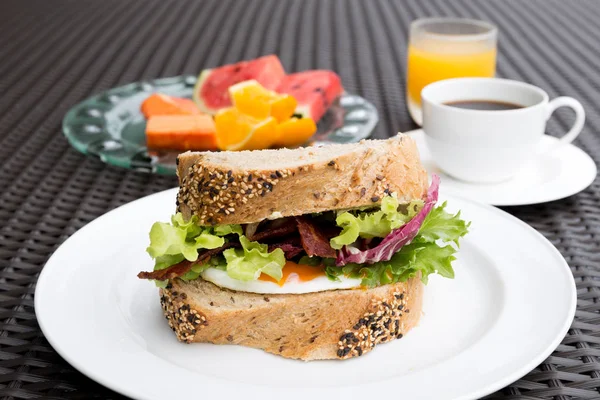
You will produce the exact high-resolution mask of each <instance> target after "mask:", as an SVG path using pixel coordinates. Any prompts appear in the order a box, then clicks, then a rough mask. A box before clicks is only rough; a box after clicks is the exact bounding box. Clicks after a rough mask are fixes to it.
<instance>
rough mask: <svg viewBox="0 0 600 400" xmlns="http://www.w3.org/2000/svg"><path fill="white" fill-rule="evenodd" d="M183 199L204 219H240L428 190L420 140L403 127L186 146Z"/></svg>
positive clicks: (180, 202)
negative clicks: (246, 146) (243, 147)
mask: <svg viewBox="0 0 600 400" xmlns="http://www.w3.org/2000/svg"><path fill="white" fill-rule="evenodd" d="M177 160H178V168H177V174H178V176H179V182H180V190H179V194H178V197H177V207H178V210H179V211H181V212H182V213H183V214H184V216H185V217H186V218H189V217H190V216H191V215H197V216H198V218H199V223H200V224H201V225H216V224H241V223H253V222H259V221H262V220H264V219H275V218H281V217H286V216H293V215H302V214H308V213H316V212H323V211H329V210H338V209H348V208H356V207H364V206H375V205H378V204H380V202H381V199H382V198H383V197H384V196H385V195H386V194H389V193H394V192H395V193H397V195H398V198H399V199H400V201H401V202H409V201H410V200H413V199H416V198H421V197H423V195H424V194H425V193H426V191H427V173H426V171H425V169H424V168H423V167H422V165H421V163H420V160H419V154H418V151H417V147H416V144H415V142H414V140H413V139H412V138H410V137H408V136H405V135H402V134H399V135H398V136H396V137H394V138H391V139H388V140H363V141H361V142H360V143H353V144H336V145H327V146H323V147H306V148H299V149H292V150H290V149H280V150H256V151H242V152H229V151H224V152H186V153H183V154H180V155H179V157H178V159H177Z"/></svg>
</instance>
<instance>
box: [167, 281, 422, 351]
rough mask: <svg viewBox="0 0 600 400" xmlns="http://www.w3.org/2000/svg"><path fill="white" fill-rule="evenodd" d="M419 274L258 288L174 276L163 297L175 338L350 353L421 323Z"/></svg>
mask: <svg viewBox="0 0 600 400" xmlns="http://www.w3.org/2000/svg"><path fill="white" fill-rule="evenodd" d="M422 299H423V284H422V283H421V280H420V276H416V277H415V278H412V279H409V280H408V281H406V282H403V283H396V284H389V285H384V286H378V287H376V288H372V289H349V290H329V291H325V292H317V293H307V294H270V295H264V294H255V293H245V292H236V291H231V290H227V289H222V288H220V287H218V286H216V285H214V284H212V283H210V282H207V281H205V280H203V279H196V280H193V281H189V282H185V281H182V280H180V279H174V280H172V281H171V282H170V284H169V285H168V286H167V287H166V288H165V289H161V297H160V302H161V305H162V308H163V310H164V312H165V315H166V317H167V320H168V322H169V325H170V326H171V328H172V329H173V330H174V331H175V333H176V335H177V338H178V339H179V340H181V341H184V342H188V343H191V342H209V343H215V344H237V345H243V346H249V347H255V348H258V349H262V350H265V351H267V352H269V353H273V354H278V355H281V356H283V357H287V358H295V359H301V360H305V361H309V360H322V359H346V358H351V357H356V356H361V355H363V354H365V353H367V352H369V351H370V350H372V349H373V347H374V346H375V345H377V344H379V343H385V342H389V341H391V340H394V339H397V338H401V337H402V336H403V335H404V334H406V333H407V332H408V331H409V330H410V329H411V328H413V327H414V326H415V325H416V324H417V323H418V321H419V318H420V316H421V305H422Z"/></svg>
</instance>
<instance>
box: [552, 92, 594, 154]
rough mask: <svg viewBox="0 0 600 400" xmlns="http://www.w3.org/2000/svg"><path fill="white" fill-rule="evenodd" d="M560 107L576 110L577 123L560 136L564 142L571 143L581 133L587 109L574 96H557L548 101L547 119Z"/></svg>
mask: <svg viewBox="0 0 600 400" xmlns="http://www.w3.org/2000/svg"><path fill="white" fill-rule="evenodd" d="M560 107H569V108H571V109H572V110H573V111H575V123H574V124H573V126H572V127H571V129H570V130H569V132H567V133H566V135H564V136H563V137H561V138H560V141H561V142H562V143H571V142H572V141H573V140H575V138H576V137H577V136H578V135H579V134H580V133H581V129H582V128H583V124H584V122H585V110H584V109H583V106H582V105H581V103H580V102H579V101H577V100H575V99H574V98H572V97H566V96H563V97H557V98H555V99H554V100H552V101H551V102H550V103H548V116H547V117H546V119H550V117H551V116H552V113H553V112H554V111H555V110H556V109H557V108H560Z"/></svg>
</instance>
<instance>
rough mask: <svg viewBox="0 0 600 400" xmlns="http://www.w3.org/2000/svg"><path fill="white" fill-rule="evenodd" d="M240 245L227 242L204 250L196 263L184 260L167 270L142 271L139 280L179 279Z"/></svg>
mask: <svg viewBox="0 0 600 400" xmlns="http://www.w3.org/2000/svg"><path fill="white" fill-rule="evenodd" d="M239 245H240V244H239V243H234V242H227V243H225V244H224V245H223V246H221V247H217V248H216V249H210V250H204V251H203V252H202V253H200V254H199V255H198V259H197V260H196V261H188V260H183V261H181V262H179V263H177V264H175V265H171V266H170V267H167V268H165V269H159V270H156V271H151V272H146V271H142V272H140V273H139V274H138V278H140V279H156V280H158V281H164V280H165V279H174V278H178V277H180V276H183V275H185V274H186V273H188V272H189V271H190V270H191V269H192V267H193V266H194V265H201V264H204V263H207V262H208V260H210V258H211V257H212V256H216V255H217V254H220V253H222V252H223V250H225V249H228V248H230V247H238V246H239Z"/></svg>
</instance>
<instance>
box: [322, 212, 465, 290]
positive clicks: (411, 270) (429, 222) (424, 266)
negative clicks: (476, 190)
mask: <svg viewBox="0 0 600 400" xmlns="http://www.w3.org/2000/svg"><path fill="white" fill-rule="evenodd" d="M445 207H446V203H443V204H442V205H441V206H438V207H435V208H433V209H432V210H431V212H430V213H429V214H428V215H427V217H426V218H425V220H424V221H423V224H422V226H421V229H420V230H419V233H418V234H417V235H416V236H415V238H414V239H413V240H412V242H411V243H409V244H406V245H404V246H403V247H402V248H401V249H400V250H399V251H398V252H396V253H395V254H394V255H393V256H392V258H391V259H390V260H388V261H380V262H376V263H373V264H356V263H349V264H346V265H344V266H336V265H331V264H330V265H328V266H326V268H325V272H326V275H327V277H328V278H329V279H331V280H339V278H338V277H339V276H341V275H343V276H347V277H350V278H359V279H362V285H363V286H366V287H374V286H379V285H385V284H387V283H396V282H405V281H406V280H408V279H410V278H413V277H414V276H416V275H417V273H418V272H419V271H420V272H421V280H422V281H423V283H427V282H428V279H429V275H431V274H433V273H437V274H439V275H441V276H443V277H445V278H454V269H453V268H452V262H453V261H454V260H455V259H456V257H455V253H456V251H457V249H458V242H459V239H460V238H461V237H463V236H464V235H466V234H467V232H468V229H469V226H470V223H467V222H465V221H464V220H462V219H461V218H460V212H459V213H457V214H454V215H453V214H450V213H448V212H447V211H446V210H445Z"/></svg>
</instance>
